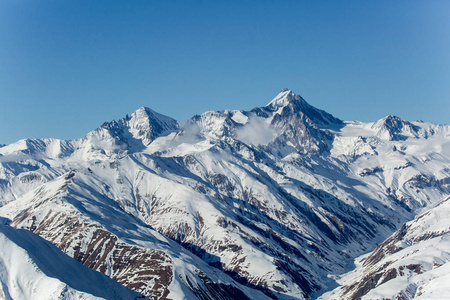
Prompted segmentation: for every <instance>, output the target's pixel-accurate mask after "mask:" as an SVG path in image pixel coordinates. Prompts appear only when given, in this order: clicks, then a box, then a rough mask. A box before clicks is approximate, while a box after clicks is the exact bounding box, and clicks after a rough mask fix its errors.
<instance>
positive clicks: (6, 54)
mask: <svg viewBox="0 0 450 300" xmlns="http://www.w3.org/2000/svg"><path fill="white" fill-rule="evenodd" d="M449 12H450V1H446V0H442V1H414V0H412V1H139V0H138V1H102V0H97V1H83V0H80V1H56V0H54V1H47V0H42V1H34V0H28V1H23V0H17V1H9V0H0V144H9V143H12V142H15V141H17V140H19V139H23V138H50V137H53V138H60V139H73V138H80V137H82V136H84V135H85V134H86V133H87V132H89V131H91V130H93V129H95V128H96V127H98V126H100V125H101V124H102V123H103V122H104V121H111V120H113V119H115V120H117V119H120V118H122V117H124V116H125V115H126V114H129V113H131V112H133V111H135V110H136V109H138V108H140V107H142V106H147V107H150V108H152V109H153V110H155V111H157V112H159V113H162V114H165V115H168V116H171V117H173V118H175V119H177V120H180V121H184V120H187V119H189V118H190V117H192V116H193V115H195V114H200V113H202V112H204V111H206V110H210V109H212V110H222V109H242V110H250V109H252V108H254V107H257V106H264V105H266V104H267V103H268V102H269V101H270V100H271V99H272V98H273V97H275V96H276V94H277V93H278V92H279V91H280V90H281V89H283V88H285V87H287V88H290V89H291V90H293V91H294V92H295V93H297V94H300V95H302V97H303V98H305V100H306V101H308V102H309V103H310V104H311V105H313V106H316V107H318V108H321V109H324V110H326V111H327V112H329V113H331V114H333V115H334V116H336V117H338V118H341V119H343V120H360V121H367V122H368V121H375V120H377V119H380V118H382V117H384V116H386V115H388V114H393V115H397V116H400V117H402V118H404V119H406V120H410V121H414V120H417V119H422V120H424V121H429V122H434V123H440V124H444V123H445V124H449V123H450V117H449V116H450V18H449V17H448V14H449Z"/></svg>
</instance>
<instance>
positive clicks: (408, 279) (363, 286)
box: [324, 197, 450, 299]
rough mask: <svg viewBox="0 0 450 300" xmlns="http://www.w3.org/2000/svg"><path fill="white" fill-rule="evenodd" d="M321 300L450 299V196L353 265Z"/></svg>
mask: <svg viewBox="0 0 450 300" xmlns="http://www.w3.org/2000/svg"><path fill="white" fill-rule="evenodd" d="M357 262H358V267H357V268H356V270H354V271H352V272H350V273H348V274H346V275H345V276H344V277H343V278H342V279H340V280H339V282H340V283H341V284H342V287H340V288H338V289H336V290H335V291H333V292H332V293H329V294H326V295H324V299H356V298H358V299H359V298H362V299H446V298H448V297H449V295H450V286H449V285H448V282H449V280H450V273H449V271H450V197H449V198H447V199H446V200H444V201H442V202H440V203H438V204H437V205H436V206H434V207H433V208H431V209H429V210H427V211H426V212H425V213H423V214H421V215H419V216H417V217H416V218H415V219H414V220H413V221H410V222H408V223H406V224H404V225H403V226H402V227H401V228H400V229H399V230H398V231H397V232H395V233H394V234H393V235H392V236H391V237H389V238H388V239H387V240H386V241H384V242H383V243H382V244H380V245H379V246H378V247H377V248H376V249H375V250H374V251H373V252H371V253H370V254H368V255H364V256H363V257H361V258H359V259H358V260H357Z"/></svg>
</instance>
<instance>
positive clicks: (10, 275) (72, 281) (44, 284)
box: [0, 219, 144, 300]
mask: <svg viewBox="0 0 450 300" xmlns="http://www.w3.org/2000/svg"><path fill="white" fill-rule="evenodd" d="M2 221H3V219H2V220H0V283H1V285H0V299H17V300H19V299H55V300H56V299H144V297H143V296H142V295H140V294H138V293H136V292H133V291H131V290H129V289H126V288H124V287H123V286H122V285H120V284H118V283H117V282H115V281H114V280H111V279H110V278H108V277H107V276H105V275H103V274H101V273H99V272H95V271H93V270H91V269H89V268H88V267H86V266H83V265H82V264H80V263H78V262H76V261H75V260H73V259H71V258H70V257H69V256H67V255H66V254H64V253H63V252H61V250H59V249H58V248H56V247H55V246H54V245H52V244H51V243H49V242H47V241H46V240H44V239H43V238H41V237H39V236H37V235H35V234H33V233H31V232H30V231H28V230H23V229H15V228H12V227H10V226H8V225H6V224H4V222H2Z"/></svg>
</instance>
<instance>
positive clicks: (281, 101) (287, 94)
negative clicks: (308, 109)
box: [266, 88, 305, 107]
mask: <svg viewBox="0 0 450 300" xmlns="http://www.w3.org/2000/svg"><path fill="white" fill-rule="evenodd" d="M295 101H303V102H305V100H303V98H302V97H301V96H300V95H297V94H295V93H294V92H293V91H291V90H290V89H288V88H284V89H282V90H281V92H279V93H278V95H277V96H276V97H275V98H273V100H272V101H270V102H269V103H268V104H267V105H266V107H269V106H270V107H284V106H287V105H289V103H292V102H295Z"/></svg>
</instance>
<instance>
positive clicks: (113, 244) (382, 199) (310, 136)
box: [0, 89, 450, 299]
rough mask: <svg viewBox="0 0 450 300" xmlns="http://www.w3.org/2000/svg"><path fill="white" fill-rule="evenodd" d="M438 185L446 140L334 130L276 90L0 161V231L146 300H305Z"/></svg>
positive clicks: (447, 174) (129, 122)
mask: <svg viewBox="0 0 450 300" xmlns="http://www.w3.org/2000/svg"><path fill="white" fill-rule="evenodd" d="M449 183H450V126H448V125H436V124H431V123H423V122H408V121H404V120H402V119H400V118H398V117H394V116H388V117H386V118H384V119H381V120H379V121H377V122H374V123H361V122H356V121H355V122H343V121H341V120H339V119H337V118H335V117H333V116H332V115H330V114H328V113H326V112H324V111H322V110H319V109H316V108H314V107H313V106H311V105H309V104H308V103H307V102H306V101H305V100H304V99H303V98H301V97H300V96H299V95H295V94H294V93H293V92H291V91H290V90H287V89H285V90H283V91H281V92H280V93H279V94H278V95H277V96H276V97H275V98H274V99H273V100H272V101H270V102H269V104H268V105H266V106H264V107H259V108H255V109H253V110H251V111H237V110H225V111H208V112H205V113H203V114H201V115H197V116H194V117H193V118H192V119H190V120H189V121H187V122H186V123H184V124H181V123H179V122H177V121H175V120H173V119H171V118H169V117H165V116H162V115H160V114H157V113H155V112H153V111H152V110H150V109H148V108H141V109H139V110H138V111H136V112H135V113H133V114H131V115H130V116H127V117H125V118H124V119H121V120H119V121H112V122H109V123H105V124H103V125H102V126H101V127H100V128H98V129H96V130H94V131H92V132H90V133H88V134H87V135H86V136H85V137H84V138H81V139H78V140H71V141H60V140H54V139H44V140H21V141H19V142H17V143H14V144H11V145H7V146H5V147H2V148H0V205H2V207H0V216H3V217H7V218H9V219H11V226H14V227H16V228H26V229H29V230H30V231H32V232H34V233H35V234H38V235H39V236H41V237H43V238H45V239H46V240H48V241H50V242H52V243H53V244H55V245H56V246H57V247H58V248H60V249H61V250H62V251H64V252H65V253H67V254H68V255H69V256H71V257H73V258H74V259H76V260H78V261H80V262H82V263H83V264H85V265H87V266H88V267H90V268H92V269H94V270H98V271H100V272H102V273H104V274H106V275H108V276H109V277H111V278H113V279H115V280H116V281H118V282H120V283H122V284H123V285H125V286H126V287H129V288H130V289H133V290H135V291H137V292H139V293H142V294H144V295H146V296H149V297H152V298H155V299H167V298H171V299H182V298H183V297H186V298H189V299H196V298H197V299H222V298H223V299H245V298H250V299H254V298H262V299H263V298H265V297H266V298H267V297H270V298H273V299H277V298H278V299H293V298H294V299H304V298H311V297H314V296H315V295H319V294H321V293H322V292H323V291H326V290H328V289H329V288H330V286H333V285H334V284H335V282H334V280H333V278H335V276H337V275H339V274H342V273H344V272H346V271H348V270H349V268H350V267H351V262H352V260H353V259H354V258H356V257H357V256H359V255H361V254H363V253H366V252H367V251H370V250H373V249H374V248H375V247H376V246H377V245H378V244H379V243H381V242H382V241H383V240H384V239H385V238H387V237H388V236H389V235H391V234H392V233H393V232H394V231H395V230H397V229H398V228H400V227H401V226H402V224H403V223H404V222H406V221H409V220H411V219H413V218H414V216H415V215H416V214H418V213H420V212H422V211H424V210H426V209H427V208H428V207H431V206H433V205H434V204H436V203H438V202H440V201H442V200H443V199H446V198H447V197H448V195H449V194H450V187H449Z"/></svg>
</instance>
